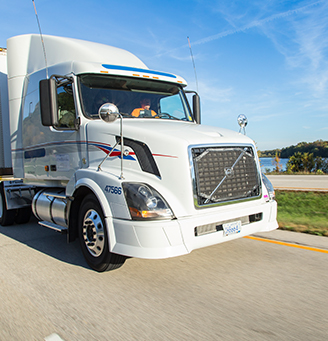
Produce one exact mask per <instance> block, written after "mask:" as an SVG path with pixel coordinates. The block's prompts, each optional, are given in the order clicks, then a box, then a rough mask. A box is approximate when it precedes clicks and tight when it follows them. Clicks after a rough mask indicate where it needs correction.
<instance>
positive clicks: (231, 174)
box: [224, 167, 234, 178]
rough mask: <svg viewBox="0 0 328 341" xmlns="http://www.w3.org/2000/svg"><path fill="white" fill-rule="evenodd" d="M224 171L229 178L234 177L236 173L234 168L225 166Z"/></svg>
mask: <svg viewBox="0 0 328 341" xmlns="http://www.w3.org/2000/svg"><path fill="white" fill-rule="evenodd" d="M224 173H225V175H226V177H227V178H232V177H233V175H234V172H233V168H230V167H225V168H224Z"/></svg>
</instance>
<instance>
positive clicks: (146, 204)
mask: <svg viewBox="0 0 328 341" xmlns="http://www.w3.org/2000/svg"><path fill="white" fill-rule="evenodd" d="M122 186H123V190H124V195H125V199H126V202H127V205H128V207H129V211H130V215H131V218H132V219H133V220H154V219H173V218H174V215H173V212H172V210H171V208H170V207H169V205H168V203H167V202H166V201H165V199H164V198H163V197H162V196H161V195H160V194H159V193H158V192H157V191H156V190H155V189H154V188H152V187H151V186H149V185H146V184H142V183H122Z"/></svg>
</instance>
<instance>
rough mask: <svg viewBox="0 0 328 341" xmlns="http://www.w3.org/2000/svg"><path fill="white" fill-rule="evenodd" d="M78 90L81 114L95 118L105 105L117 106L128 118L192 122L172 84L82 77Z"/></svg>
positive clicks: (183, 100)
mask: <svg viewBox="0 0 328 341" xmlns="http://www.w3.org/2000/svg"><path fill="white" fill-rule="evenodd" d="M79 87H80V96H81V103H82V109H83V113H84V115H85V116H86V117H88V118H91V119H98V118H99V115H98V110H99V108H100V107H101V106H102V105H103V104H104V103H112V104H114V105H116V107H117V108H118V110H119V112H120V114H121V115H122V116H123V117H127V118H161V119H175V120H183V121H189V122H192V121H193V119H192V115H191V113H190V109H189V106H188V104H187V101H186V98H185V96H184V93H183V91H182V89H181V88H180V87H179V86H178V85H176V84H172V83H164V82H159V81H155V80H144V79H140V78H137V77H136V78H128V77H115V76H104V75H81V76H79Z"/></svg>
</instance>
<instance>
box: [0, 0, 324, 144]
mask: <svg viewBox="0 0 328 341" xmlns="http://www.w3.org/2000/svg"><path fill="white" fill-rule="evenodd" d="M35 4H36V7H37V11H38V15H39V20H40V23H41V28H42V32H43V34H50V35H59V36H66V37H72V38H78V39H85V40H91V41H96V42H100V43H104V44H108V45H113V46H116V47H120V48H123V49H127V50H129V51H130V52H132V53H134V54H135V55H137V56H138V57H139V58H140V59H142V60H143V62H145V64H146V65H147V66H148V67H149V68H151V69H154V70H161V71H167V72H171V73H176V74H179V75H180V76H182V77H184V78H185V79H186V80H187V82H188V89H193V90H196V89H197V84H196V80H195V74H194V69H193V64H192V61H191V57H190V50H189V46H188V40H187V37H189V38H190V41H191V46H192V52H193V55H194V61H195V65H196V70H197V80H198V92H199V94H200V96H201V105H202V123H203V124H207V125H213V126H217V127H224V128H228V129H232V130H238V128H239V127H238V125H237V116H238V115H239V114H245V115H246V116H247V117H248V121H249V123H248V126H247V128H246V130H247V135H248V136H250V137H251V138H252V139H253V140H255V141H256V143H257V146H258V148H259V149H260V150H265V149H273V148H282V147H286V146H289V145H291V144H297V143H298V142H301V141H308V142H310V141H315V140H317V139H323V140H328V1H293V0H290V1H282V0H272V1H269V0H268V1H266V0H259V1H256V0H249V1H247V2H246V1H243V0H239V1H233V0H166V1H155V0H153V1H151V0H145V1H138V0H125V1H105V0H100V1H89V0H79V1H77V0H70V1H67V0H66V1H62V0H56V1H53V0H51V1H50V0H35ZM0 13H1V21H2V25H1V31H0V32H1V33H0V47H5V46H6V40H7V39H8V38H9V37H12V36H14V35H19V34H25V33H38V25H37V21H36V17H35V13H34V8H33V2H32V1H31V0H11V1H1V3H0Z"/></svg>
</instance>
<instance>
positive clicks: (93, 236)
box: [82, 209, 105, 257]
mask: <svg viewBox="0 0 328 341" xmlns="http://www.w3.org/2000/svg"><path fill="white" fill-rule="evenodd" d="M82 233H83V239H84V243H85V246H86V248H87V250H88V251H89V252H90V254H91V255H92V256H94V257H99V256H100V255H101V253H102V252H103V250H104V247H105V233H104V226H103V222H102V220H101V218H100V216H99V214H98V212H97V211H95V210H92V209H91V210H88V211H87V212H86V214H85V215H84V218H83V231H82Z"/></svg>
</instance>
